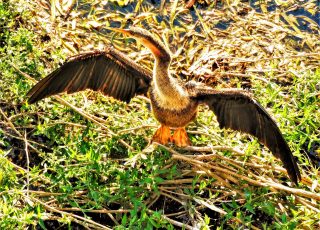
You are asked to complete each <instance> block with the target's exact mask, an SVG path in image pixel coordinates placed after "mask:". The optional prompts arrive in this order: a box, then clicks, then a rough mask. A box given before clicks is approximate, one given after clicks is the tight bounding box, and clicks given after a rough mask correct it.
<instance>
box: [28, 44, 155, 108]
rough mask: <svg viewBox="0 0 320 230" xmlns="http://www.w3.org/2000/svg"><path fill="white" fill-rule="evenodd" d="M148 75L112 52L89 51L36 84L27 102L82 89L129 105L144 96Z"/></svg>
mask: <svg viewBox="0 0 320 230" xmlns="http://www.w3.org/2000/svg"><path fill="white" fill-rule="evenodd" d="M151 79H152V73H151V72H150V71H148V70H146V69H144V68H142V67H140V66H139V65H137V64H136V63H134V62H133V61H132V60H131V59H129V58H127V57H126V56H125V55H124V54H122V53H120V52H119V51H116V50H114V49H113V48H111V47H110V48H108V49H106V50H105V51H92V52H87V53H83V54H80V55H78V56H75V57H73V58H71V59H70V60H69V61H67V62H66V63H64V64H63V65H62V66H61V67H60V68H58V69H56V70H55V71H53V72H52V73H50V74H49V75H48V76H47V77H45V78H43V79H42V80H40V81H39V82H38V83H37V84H36V85H35V86H34V87H33V88H32V89H31V90H30V91H29V92H28V96H29V102H30V103H34V102H36V101H39V100H41V99H43V98H45V97H48V96H51V95H55V94H59V93H62V92H67V93H75V92H78V91H82V90H85V89H92V90H95V91H101V92H102V93H104V94H105V95H107V96H113V97H114V98H116V99H118V100H121V101H126V102H129V101H130V99H131V98H132V97H134V96H135V95H136V94H146V93H147V91H148V89H149V86H150V82H151Z"/></svg>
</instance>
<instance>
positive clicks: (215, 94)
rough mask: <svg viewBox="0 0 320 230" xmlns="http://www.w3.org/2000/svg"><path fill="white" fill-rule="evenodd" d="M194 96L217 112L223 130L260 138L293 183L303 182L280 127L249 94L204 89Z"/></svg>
mask: <svg viewBox="0 0 320 230" xmlns="http://www.w3.org/2000/svg"><path fill="white" fill-rule="evenodd" d="M195 91H196V92H195ZM192 93H193V95H195V96H193V98H194V99H196V100H198V101H199V102H200V103H205V104H207V105H208V106H209V108H210V109H211V110H212V111H213V112H214V113H215V115H216V117H217V120H218V122H219V126H220V128H230V129H233V130H237V131H241V132H244V133H248V134H251V135H253V136H255V137H257V138H258V140H259V141H260V142H262V143H263V144H264V145H266V146H267V147H268V148H269V149H270V150H271V152H272V153H273V154H274V155H275V156H276V157H278V158H280V159H281V161H282V162H283V164H284V167H285V168H286V169H287V172H288V175H289V177H290V178H291V180H292V181H294V182H295V183H296V184H297V183H298V181H299V180H301V175H300V171H299V168H298V165H297V163H296V161H295V159H294V157H293V155H292V152H291V150H290V148H289V146H288V144H287V142H286V141H285V139H284V138H283V136H282V134H281V131H280V130H279V128H278V126H277V124H276V123H275V122H274V120H273V119H272V118H271V117H270V115H269V114H268V113H267V111H266V110H265V109H264V108H263V107H262V106H261V105H260V104H259V103H258V102H257V101H256V100H254V99H253V98H251V97H250V95H249V94H248V93H246V92H245V91H239V90H214V89H208V88H201V87H198V88H197V89H196V90H195V89H193V92H192Z"/></svg>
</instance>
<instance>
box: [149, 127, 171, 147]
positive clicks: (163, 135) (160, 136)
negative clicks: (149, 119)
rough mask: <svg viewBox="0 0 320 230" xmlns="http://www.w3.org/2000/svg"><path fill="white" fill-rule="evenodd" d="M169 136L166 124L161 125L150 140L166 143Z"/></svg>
mask: <svg viewBox="0 0 320 230" xmlns="http://www.w3.org/2000/svg"><path fill="white" fill-rule="evenodd" d="M170 138H171V134H170V128H169V127H168V126H164V125H161V126H160V128H158V129H157V131H156V133H155V134H154V135H153V137H152V140H151V141H155V142H158V143H160V144H162V145H166V144H168V142H169V140H170Z"/></svg>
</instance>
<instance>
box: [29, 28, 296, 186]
mask: <svg viewBox="0 0 320 230" xmlns="http://www.w3.org/2000/svg"><path fill="white" fill-rule="evenodd" d="M111 30H113V31H115V32H118V33H121V34H123V35H125V36H127V37H130V38H134V39H135V40H136V41H138V42H139V43H141V44H142V45H144V46H145V47H147V48H148V49H149V50H150V51H151V53H152V55H153V57H154V65H153V71H150V70H148V69H147V68H144V67H143V66H141V65H139V64H137V63H135V62H134V61H133V60H132V59H130V58H129V57H128V56H127V55H125V54H124V53H122V52H120V51H118V50H117V49H116V48H114V47H113V46H111V45H110V46H107V47H105V48H104V49H103V50H92V51H87V52H84V53H80V54H78V55H75V56H72V57H70V58H69V59H68V60H66V61H65V63H64V64H62V65H61V66H60V67H59V68H57V69H56V70H54V71H53V72H51V73H50V74H49V75H47V76H46V77H44V78H43V79H41V80H40V81H39V82H38V83H37V84H36V85H35V86H33V87H32V88H31V90H30V91H29V92H28V93H27V97H28V102H29V103H30V104H32V103H35V102H37V101H39V100H41V99H43V98H46V97H49V96H51V95H56V94H60V93H63V92H66V93H75V92H78V91H82V90H86V89H91V90H94V91H100V92H102V93H103V94H104V95H107V96H110V97H113V98H115V99H117V100H120V101H123V102H126V103H129V102H130V100H131V99H132V98H133V97H135V96H137V95H146V96H148V97H149V98H150V103H151V108H152V113H153V115H154V117H155V118H156V119H157V120H158V121H159V123H160V126H159V128H158V129H157V130H156V132H155V134H154V135H153V137H152V141H154V142H158V143H160V144H163V145H167V144H168V143H169V142H172V143H173V144H174V145H176V146H178V147H185V146H189V145H191V141H190V139H189V137H188V134H187V132H186V126H187V125H188V124H189V123H190V122H191V121H193V120H194V119H195V118H196V116H197V113H198V107H199V105H207V106H208V107H209V110H211V111H213V112H214V114H215V115H216V118H217V121H218V123H219V127H220V128H225V129H231V130H235V131H240V132H243V133H247V134H250V135H252V136H254V137H256V138H257V139H258V140H259V142H260V143H262V144H264V145H265V146H266V147H267V148H268V149H269V150H270V151H271V152H272V153H273V155H274V156H275V157H277V158H280V160H281V161H282V163H283V165H284V167H285V168H286V170H287V173H288V176H289V177H290V179H291V181H293V182H294V183H295V184H298V182H299V181H300V180H301V174H300V171H299V167H298V165H297V162H296V161H295V159H294V157H293V154H292V152H291V150H290V148H289V146H288V144H287V142H286V140H285V139H284V137H283V135H282V133H281V131H280V129H279V128H278V126H277V124H276V122H275V121H274V120H273V119H272V117H271V116H270V115H269V114H268V112H267V111H266V110H265V109H264V108H263V106H262V105H261V104H259V102H258V101H257V100H256V99H254V97H253V96H252V95H251V94H250V93H248V92H247V91H245V90H241V89H216V88H212V87H210V86H207V85H205V84H204V83H201V82H196V81H194V80H191V81H188V82H184V81H182V80H180V79H178V78H176V77H174V76H172V75H171V73H170V71H169V70H170V64H171V61H172V55H171V52H170V50H169V48H168V47H167V46H165V45H164V43H163V42H161V41H160V39H158V38H157V37H156V36H154V35H153V34H152V33H151V32H149V31H147V30H146V29H142V28H140V27H130V28H129V29H124V28H111ZM172 130H173V134H172V135H171V131H172Z"/></svg>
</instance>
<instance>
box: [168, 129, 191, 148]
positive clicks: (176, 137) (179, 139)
mask: <svg viewBox="0 0 320 230" xmlns="http://www.w3.org/2000/svg"><path fill="white" fill-rule="evenodd" d="M170 141H171V142H173V143H174V144H175V145H176V146H178V147H186V146H189V145H191V141H190V139H189V137H188V134H187V131H186V129H185V128H177V129H176V130H175V132H174V134H173V136H172V137H171V139H170Z"/></svg>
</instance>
